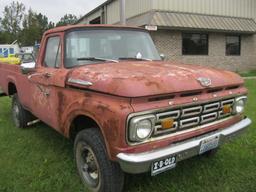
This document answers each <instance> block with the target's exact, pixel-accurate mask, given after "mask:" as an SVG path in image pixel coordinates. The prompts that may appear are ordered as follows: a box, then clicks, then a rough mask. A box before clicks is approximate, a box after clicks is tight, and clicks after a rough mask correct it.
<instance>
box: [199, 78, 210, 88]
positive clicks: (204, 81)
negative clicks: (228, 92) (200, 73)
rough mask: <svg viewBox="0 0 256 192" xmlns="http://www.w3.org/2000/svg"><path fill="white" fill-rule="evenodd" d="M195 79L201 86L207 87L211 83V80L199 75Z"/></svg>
mask: <svg viewBox="0 0 256 192" xmlns="http://www.w3.org/2000/svg"><path fill="white" fill-rule="evenodd" d="M197 81H198V82H199V83H200V84H201V85H202V86H203V87H209V86H211V85H212V80H211V79H210V78H207V77H199V78H198V79H197Z"/></svg>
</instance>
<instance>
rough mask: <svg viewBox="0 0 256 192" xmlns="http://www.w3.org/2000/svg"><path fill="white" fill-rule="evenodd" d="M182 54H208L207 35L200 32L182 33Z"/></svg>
mask: <svg viewBox="0 0 256 192" xmlns="http://www.w3.org/2000/svg"><path fill="white" fill-rule="evenodd" d="M182 54H183V55H208V35H207V34H200V33H183V34H182Z"/></svg>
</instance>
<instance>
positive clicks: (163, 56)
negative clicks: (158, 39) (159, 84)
mask: <svg viewBox="0 0 256 192" xmlns="http://www.w3.org/2000/svg"><path fill="white" fill-rule="evenodd" d="M160 57H161V59H162V61H164V60H165V59H166V57H165V55H164V54H163V53H161V54H160Z"/></svg>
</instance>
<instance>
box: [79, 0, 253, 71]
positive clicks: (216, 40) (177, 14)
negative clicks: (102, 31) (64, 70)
mask: <svg viewBox="0 0 256 192" xmlns="http://www.w3.org/2000/svg"><path fill="white" fill-rule="evenodd" d="M126 17H127V25H133V26H140V27H145V28H147V29H149V30H150V33H151V35H152V37H153V40H154V41H155V43H156V45H157V48H158V50H159V52H160V53H163V54H165V55H166V56H167V58H168V60H171V61H175V62H183V63H191V64H201V65H208V66H214V67H219V68H224V69H229V70H233V71H241V70H243V71H246V70H251V69H256V35H255V33H256V0H126ZM119 20H120V16H119V1H118V0H109V1H106V2H105V3H103V4H102V5H100V6H99V7H96V8H95V9H94V10H92V11H91V12H89V13H88V14H86V15H85V16H84V17H82V18H81V19H80V20H79V22H78V23H83V24H118V23H119Z"/></svg>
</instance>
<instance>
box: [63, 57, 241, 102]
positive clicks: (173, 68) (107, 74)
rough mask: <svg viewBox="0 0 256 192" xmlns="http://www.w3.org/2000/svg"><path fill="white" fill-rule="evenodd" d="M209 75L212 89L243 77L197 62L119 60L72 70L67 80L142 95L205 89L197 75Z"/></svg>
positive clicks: (118, 93)
mask: <svg viewBox="0 0 256 192" xmlns="http://www.w3.org/2000/svg"><path fill="white" fill-rule="evenodd" d="M200 77H204V78H210V79H211V86H210V87H211V88H214V87H224V86H231V85H239V84H242V83H243V80H242V78H241V77H240V76H238V75H237V74H235V73H232V72H229V71H223V70H218V69H214V68H210V67H202V66H198V65H185V64H174V63H169V62H161V61H156V62H142V61H138V62H134V61H133V62H124V61H122V62H119V63H104V64H94V65H86V66H82V67H77V68H75V69H72V70H71V71H70V73H69V75H68V79H70V78H71V79H75V80H79V81H88V82H91V83H92V85H91V86H84V87H83V86H82V85H76V84H72V83H70V82H68V81H67V84H68V85H72V86H78V87H80V88H86V89H91V90H94V91H99V92H103V93H108V94H113V95H118V96H124V97H142V96H150V95H160V94H167V93H177V92H184V91H192V90H193V91H194V90H202V89H205V87H203V86H202V85H201V84H200V82H199V81H198V78H200Z"/></svg>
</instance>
